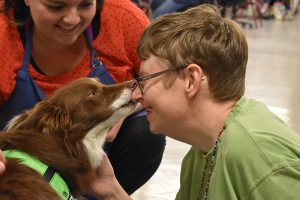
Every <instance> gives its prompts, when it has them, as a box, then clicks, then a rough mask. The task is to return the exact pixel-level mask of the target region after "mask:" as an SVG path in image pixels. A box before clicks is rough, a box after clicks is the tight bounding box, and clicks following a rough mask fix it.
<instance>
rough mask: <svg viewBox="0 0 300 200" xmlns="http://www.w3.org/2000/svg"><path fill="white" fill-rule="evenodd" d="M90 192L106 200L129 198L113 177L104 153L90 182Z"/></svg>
mask: <svg viewBox="0 0 300 200" xmlns="http://www.w3.org/2000/svg"><path fill="white" fill-rule="evenodd" d="M90 189H91V192H92V193H93V194H95V195H97V196H98V197H99V198H101V199H103V200H106V199H109V200H130V199H131V198H130V196H129V195H128V194H127V193H126V192H125V191H124V189H123V188H122V186H121V185H120V183H119V182H118V180H117V179H116V177H115V173H114V170H113V168H112V166H111V164H110V161H109V159H108V157H107V155H106V154H105V155H104V156H103V159H102V161H101V164H100V166H99V167H98V168H97V169H96V172H95V177H94V178H93V180H92V181H91V183H90Z"/></svg>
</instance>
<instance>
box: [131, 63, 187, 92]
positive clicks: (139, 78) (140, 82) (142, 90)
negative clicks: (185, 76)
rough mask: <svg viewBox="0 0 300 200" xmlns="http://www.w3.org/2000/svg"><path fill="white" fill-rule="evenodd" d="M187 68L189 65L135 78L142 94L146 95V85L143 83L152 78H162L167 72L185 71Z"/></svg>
mask: <svg viewBox="0 0 300 200" xmlns="http://www.w3.org/2000/svg"><path fill="white" fill-rule="evenodd" d="M186 67H187V65H184V66H180V67H176V68H173V69H166V70H163V71H160V72H157V73H154V74H149V75H146V76H140V77H137V78H135V81H136V83H137V86H138V87H139V88H140V90H141V93H142V94H144V86H145V85H144V84H143V83H142V82H144V81H147V80H149V79H152V78H155V77H157V76H160V75H162V74H165V73H167V72H172V71H177V70H180V69H184V68H186Z"/></svg>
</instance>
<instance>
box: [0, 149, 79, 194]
mask: <svg viewBox="0 0 300 200" xmlns="http://www.w3.org/2000/svg"><path fill="white" fill-rule="evenodd" d="M3 152H4V155H5V156H6V157H9V158H17V159H19V160H20V161H21V163H22V164H24V165H26V166H28V167H30V168H32V169H34V170H35V171H37V172H38V173H39V174H40V175H42V176H44V177H45V175H46V176H47V174H48V172H49V170H48V169H50V168H51V167H49V166H48V165H46V164H45V163H43V162H41V161H39V160H38V159H37V158H35V157H33V156H31V155H29V154H27V153H25V152H22V151H19V150H5V151H3ZM50 171H51V170H50ZM49 184H50V185H51V187H52V188H53V189H54V190H55V192H56V193H57V194H58V195H59V197H60V198H61V199H63V200H76V199H75V198H74V197H73V196H72V195H71V193H70V189H69V187H68V185H67V183H66V182H65V181H64V179H63V178H62V177H61V176H60V175H59V174H58V173H57V172H55V171H54V173H53V175H52V177H50V179H49Z"/></svg>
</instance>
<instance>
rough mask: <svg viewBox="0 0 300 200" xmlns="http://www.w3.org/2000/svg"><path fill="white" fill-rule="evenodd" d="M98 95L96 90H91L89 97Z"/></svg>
mask: <svg viewBox="0 0 300 200" xmlns="http://www.w3.org/2000/svg"><path fill="white" fill-rule="evenodd" d="M96 93H97V91H96V90H91V91H90V94H89V96H95V95H96Z"/></svg>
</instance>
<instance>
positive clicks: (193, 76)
mask: <svg viewBox="0 0 300 200" xmlns="http://www.w3.org/2000/svg"><path fill="white" fill-rule="evenodd" d="M185 79H186V87H185V89H186V92H187V94H188V97H190V98H193V97H194V96H195V95H196V94H197V93H198V92H199V90H200V88H201V84H202V81H204V74H203V71H202V68H201V67H200V66H199V65H197V64H190V65H189V66H188V67H187V69H186V73H185Z"/></svg>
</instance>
